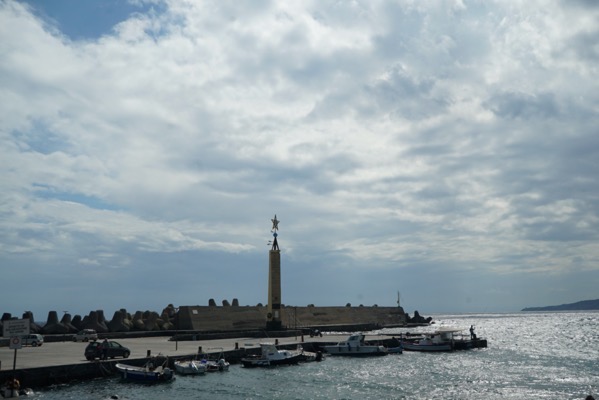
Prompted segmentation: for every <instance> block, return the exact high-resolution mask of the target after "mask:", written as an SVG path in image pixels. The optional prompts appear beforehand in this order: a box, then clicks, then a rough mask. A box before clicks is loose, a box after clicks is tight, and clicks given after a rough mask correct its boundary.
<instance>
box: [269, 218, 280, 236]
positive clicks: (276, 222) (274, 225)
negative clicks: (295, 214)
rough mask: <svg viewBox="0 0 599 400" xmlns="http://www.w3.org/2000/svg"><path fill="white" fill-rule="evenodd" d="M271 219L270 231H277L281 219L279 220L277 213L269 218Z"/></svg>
mask: <svg viewBox="0 0 599 400" xmlns="http://www.w3.org/2000/svg"><path fill="white" fill-rule="evenodd" d="M271 221H272V229H271V230H270V231H271V232H273V231H278V230H279V222H281V221H279V220H278V219H277V214H275V217H274V218H273V219H271Z"/></svg>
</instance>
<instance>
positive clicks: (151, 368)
mask: <svg viewBox="0 0 599 400" xmlns="http://www.w3.org/2000/svg"><path fill="white" fill-rule="evenodd" d="M115 368H116V369H117V371H119V372H120V373H121V376H122V378H123V379H124V380H126V381H133V382H167V381H171V380H174V379H175V372H174V371H173V370H172V369H170V368H169V367H168V357H164V356H160V357H155V358H153V359H152V360H150V361H148V362H147V363H146V364H145V365H143V366H141V367H137V366H134V365H128V364H121V363H118V364H116V365H115Z"/></svg>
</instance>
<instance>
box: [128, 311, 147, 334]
mask: <svg viewBox="0 0 599 400" xmlns="http://www.w3.org/2000/svg"><path fill="white" fill-rule="evenodd" d="M131 322H132V323H133V329H134V330H136V331H143V330H144V327H145V323H144V316H143V313H142V312H141V311H136V312H135V315H134V316H133V319H132V320H131Z"/></svg>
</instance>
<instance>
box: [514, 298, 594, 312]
mask: <svg viewBox="0 0 599 400" xmlns="http://www.w3.org/2000/svg"><path fill="white" fill-rule="evenodd" d="M588 310H599V299H597V300H584V301H579V302H576V303H570V304H561V305H559V306H546V307H527V308H523V309H522V311H588Z"/></svg>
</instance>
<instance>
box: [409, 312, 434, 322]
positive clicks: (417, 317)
mask: <svg viewBox="0 0 599 400" xmlns="http://www.w3.org/2000/svg"><path fill="white" fill-rule="evenodd" d="M432 320H433V318H432V317H428V318H424V317H423V316H421V315H420V314H419V313H418V311H414V316H413V317H412V318H410V315H409V314H407V313H406V322H407V323H408V324H430V323H431V322H432Z"/></svg>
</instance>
